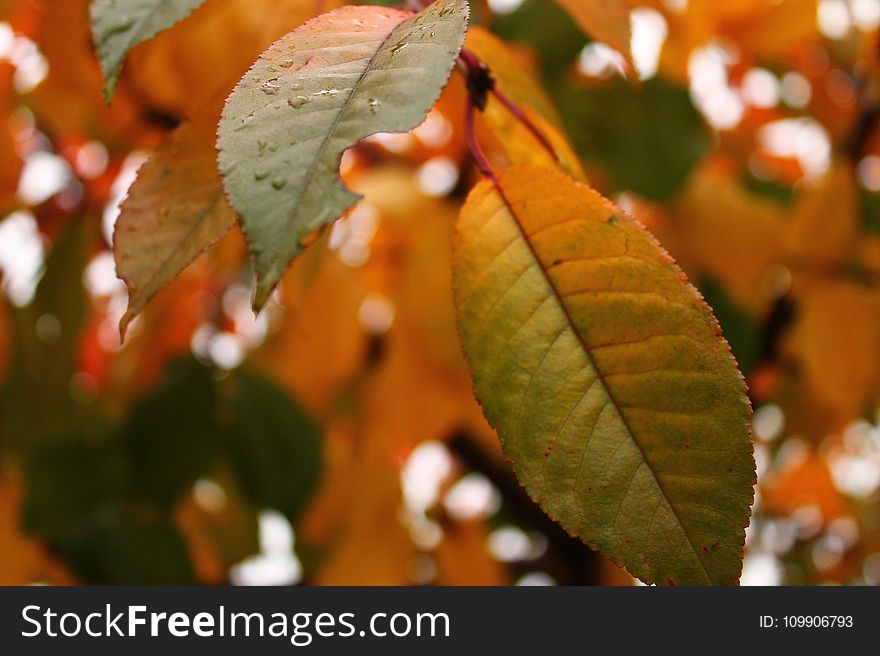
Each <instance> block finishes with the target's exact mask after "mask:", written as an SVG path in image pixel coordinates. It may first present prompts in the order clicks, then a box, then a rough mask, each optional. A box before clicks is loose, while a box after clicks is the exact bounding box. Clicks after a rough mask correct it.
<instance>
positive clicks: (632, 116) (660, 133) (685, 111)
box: [558, 78, 712, 201]
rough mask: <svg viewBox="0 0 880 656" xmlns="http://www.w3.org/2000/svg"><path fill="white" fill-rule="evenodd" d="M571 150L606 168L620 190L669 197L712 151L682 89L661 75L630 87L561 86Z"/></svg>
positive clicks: (617, 82) (618, 82) (561, 104)
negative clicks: (635, 86) (571, 142)
mask: <svg viewBox="0 0 880 656" xmlns="http://www.w3.org/2000/svg"><path fill="white" fill-rule="evenodd" d="M558 102H559V107H560V109H561V111H562V114H563V118H564V119H565V122H566V125H567V126H568V128H569V133H570V134H571V137H572V140H573V141H574V145H575V148H576V149H577V150H578V152H579V153H580V154H581V156H582V157H583V158H584V159H585V160H589V161H593V162H596V163H597V164H599V165H600V166H602V167H604V168H605V169H606V170H607V171H608V172H609V173H610V174H611V177H612V179H613V182H614V185H615V187H616V188H618V189H626V190H630V191H635V192H636V193H638V194H640V195H642V196H644V197H646V198H649V199H651V200H659V201H668V200H670V199H671V198H672V197H673V196H675V194H676V193H677V192H678V191H679V189H680V187H681V185H682V184H683V183H684V182H685V181H686V180H687V179H688V176H689V175H690V173H691V171H692V170H693V169H694V167H695V166H696V164H697V163H698V162H699V161H700V160H701V159H702V158H703V157H704V156H705V155H706V154H707V153H709V152H710V150H711V149H712V137H711V135H710V134H709V130H708V129H707V128H706V125H705V123H704V121H703V119H702V118H701V116H700V114H699V112H698V111H697V109H696V108H695V107H694V105H693V103H692V102H691V98H690V95H689V92H688V90H687V89H686V88H684V87H680V86H676V85H675V84H674V83H671V82H668V81H666V80H663V79H661V78H652V79H650V80H646V81H645V82H644V84H642V85H641V86H640V87H639V88H633V86H632V85H630V84H629V83H627V82H626V81H625V80H621V79H619V78H618V79H615V80H613V81H611V82H609V83H608V84H606V85H600V86H597V87H590V88H587V87H583V88H574V87H572V86H566V87H563V88H561V89H560V90H559V94H558Z"/></svg>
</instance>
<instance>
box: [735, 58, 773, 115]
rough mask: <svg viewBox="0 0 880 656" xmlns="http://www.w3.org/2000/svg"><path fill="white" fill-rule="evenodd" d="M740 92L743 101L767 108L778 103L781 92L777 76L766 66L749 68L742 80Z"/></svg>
mask: <svg viewBox="0 0 880 656" xmlns="http://www.w3.org/2000/svg"><path fill="white" fill-rule="evenodd" d="M742 93H743V98H745V101H746V102H747V103H749V104H750V105H752V106H753V107H760V108H762V109H768V108H770V107H775V106H776V105H778V104H779V98H780V94H781V93H782V89H781V84H780V82H779V78H777V77H776V76H775V75H774V74H773V73H772V72H770V71H768V70H767V69H766V68H753V69H751V70H749V71H748V72H747V73H746V74H745V75H744V76H743V81H742Z"/></svg>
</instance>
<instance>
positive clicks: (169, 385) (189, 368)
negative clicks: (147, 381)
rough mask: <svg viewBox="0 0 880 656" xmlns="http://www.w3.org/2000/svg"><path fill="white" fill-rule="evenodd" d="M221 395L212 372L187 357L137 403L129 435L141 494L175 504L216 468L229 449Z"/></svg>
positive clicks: (126, 432)
mask: <svg viewBox="0 0 880 656" xmlns="http://www.w3.org/2000/svg"><path fill="white" fill-rule="evenodd" d="M215 399H216V395H215V390H214V381H213V380H212V377H211V370H210V369H208V368H207V367H204V366H202V365H200V364H199V363H198V362H196V361H195V360H192V359H186V360H179V361H177V362H175V363H173V364H172V365H171V367H170V368H169V371H168V374H167V375H166V377H165V379H164V380H163V381H162V383H161V384H160V385H159V387H158V388H157V389H155V390H153V391H152V392H150V393H149V395H147V396H146V397H144V398H142V399H140V400H139V401H138V402H137V403H136V404H135V406H134V407H133V408H132V411H131V414H130V416H129V419H128V422H127V425H126V427H125V428H124V429H123V439H124V443H125V449H126V452H127V455H128V457H129V460H130V461H131V462H132V463H133V464H132V469H133V472H132V474H133V486H134V489H135V491H136V492H137V493H138V494H139V495H140V496H141V497H143V498H147V499H150V500H152V501H155V502H156V503H159V504H161V505H163V506H169V505H171V504H172V503H173V502H174V501H175V500H176V499H177V498H178V497H179V496H180V495H181V494H182V493H184V492H185V491H187V490H189V489H190V488H191V486H192V485H193V483H194V482H195V481H196V479H198V478H199V477H200V476H203V475H205V474H206V473H208V472H209V471H210V470H211V469H212V467H213V465H214V464H215V462H217V460H218V458H219V457H220V455H221V454H222V453H223V450H224V447H225V442H224V440H223V435H222V432H221V430H220V429H219V427H218V426H217V423H216V422H215V421H214V411H215Z"/></svg>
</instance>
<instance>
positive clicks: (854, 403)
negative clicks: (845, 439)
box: [797, 282, 880, 421]
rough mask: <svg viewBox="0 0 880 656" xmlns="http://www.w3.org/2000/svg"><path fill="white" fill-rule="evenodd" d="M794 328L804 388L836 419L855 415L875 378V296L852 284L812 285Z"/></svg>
mask: <svg viewBox="0 0 880 656" xmlns="http://www.w3.org/2000/svg"><path fill="white" fill-rule="evenodd" d="M797 331H798V332H797V336H798V338H799V350H800V353H801V357H802V361H803V372H804V377H805V378H806V381H807V384H808V385H809V387H810V388H811V389H812V391H813V392H814V393H815V394H816V396H817V397H818V398H819V399H820V400H821V401H822V402H824V404H825V405H827V406H829V407H830V408H831V409H833V410H835V411H836V413H838V416H839V420H840V421H846V420H849V419H853V418H855V417H858V416H859V415H860V414H861V413H862V412H863V411H865V410H866V409H867V404H868V401H869V399H870V398H871V395H872V392H873V390H874V388H875V386H876V383H877V381H878V375H877V373H878V365H880V296H878V294H877V293H876V292H874V291H873V290H871V289H868V288H866V287H863V286H861V285H858V284H856V283H848V282H843V283H833V284H826V285H824V286H821V287H818V288H816V287H814V288H813V289H812V290H811V291H810V293H809V294H806V295H805V296H804V298H803V299H802V303H801V311H800V314H799V320H798V328H797Z"/></svg>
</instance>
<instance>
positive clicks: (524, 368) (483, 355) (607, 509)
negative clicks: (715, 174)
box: [453, 167, 755, 584]
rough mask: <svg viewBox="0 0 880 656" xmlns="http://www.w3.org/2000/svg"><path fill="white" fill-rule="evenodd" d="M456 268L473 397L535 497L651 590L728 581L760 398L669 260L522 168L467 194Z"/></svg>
mask: <svg viewBox="0 0 880 656" xmlns="http://www.w3.org/2000/svg"><path fill="white" fill-rule="evenodd" d="M453 267H454V269H453V270H454V279H453V289H454V292H455V298H456V304H457V307H458V320H459V328H460V331H461V337H462V344H463V347H464V351H465V355H466V356H467V358H468V360H469V362H470V364H471V367H472V369H473V372H474V386H475V389H476V393H477V396H478V398H479V399H480V402H481V403H482V405H483V409H484V411H485V413H486V416H487V418H488V419H489V421H490V423H492V424H493V425H494V426H495V428H496V429H497V430H498V433H499V435H500V437H501V440H502V446H503V448H504V450H505V453H506V454H507V455H508V457H510V458H511V460H512V461H513V464H514V468H515V470H516V473H517V475H518V477H519V479H520V481H522V483H523V484H524V485H525V487H526V490H527V491H528V492H529V494H530V495H531V496H532V497H533V498H534V499H536V500H537V501H538V502H539V503H540V504H541V506H542V507H543V508H544V510H545V512H547V513H548V514H549V515H550V516H551V517H554V518H556V519H557V520H558V521H559V522H560V523H561V524H562V526H563V527H564V528H565V529H566V530H568V531H569V532H571V533H572V534H575V535H578V536H579V537H580V538H581V539H582V540H584V541H585V542H586V543H587V544H589V545H591V546H592V547H594V548H597V549H599V550H601V551H602V552H603V553H605V554H606V555H608V556H609V557H611V558H612V559H614V560H616V561H617V562H619V563H622V564H624V565H625V566H626V567H627V569H629V570H630V571H631V572H633V574H635V575H636V576H638V577H639V578H641V579H642V580H643V581H646V582H657V583H661V584H673V583H676V584H734V583H735V582H736V581H737V579H738V577H739V573H740V569H741V558H742V549H743V543H744V540H745V532H744V529H745V526H746V524H747V523H748V517H749V507H750V506H751V502H752V486H753V484H754V481H755V471H754V460H753V458H752V453H751V452H752V446H751V440H750V435H749V417H750V407H749V401H748V398H747V397H746V394H745V384H744V382H743V380H742V376H741V375H740V373H739V371H738V370H737V368H736V363H735V362H734V360H733V357H732V355H731V354H730V350H729V349H728V347H727V344H726V343H725V342H724V340H723V339H721V338H720V329H719V327H718V324H717V322H716V321H715V319H714V317H713V316H712V313H711V310H710V309H709V308H708V306H706V304H705V303H704V302H703V301H702V299H701V297H700V296H699V294H698V293H697V292H696V290H694V288H693V287H691V286H690V285H689V284H688V283H687V281H686V279H685V277H684V274H683V273H682V272H681V270H680V269H679V268H678V267H677V266H676V265H675V264H674V263H673V262H672V260H671V258H670V257H669V256H668V255H667V254H666V252H665V251H663V249H662V248H661V247H660V246H659V245H658V244H657V242H656V241H655V240H654V239H653V238H652V237H651V236H650V235H649V234H648V233H647V231H645V229H644V228H642V227H641V226H640V225H639V224H638V223H637V222H635V221H634V220H633V219H631V218H629V217H628V216H626V215H624V214H623V213H622V212H621V211H620V210H619V209H618V208H616V207H615V206H614V205H612V204H611V203H610V202H609V201H607V200H605V199H604V198H602V197H601V196H599V195H598V194H597V193H596V192H594V191H593V190H591V189H590V188H589V187H587V186H586V185H582V184H579V183H576V182H574V181H572V180H570V179H568V178H565V177H564V176H562V175H561V174H559V173H556V172H553V171H550V170H549V169H537V168H532V167H515V168H511V169H508V170H506V171H505V172H503V173H502V174H501V175H500V176H499V178H498V182H497V186H496V185H495V184H493V183H491V182H483V183H481V184H479V185H478V186H477V187H476V189H475V190H474V191H473V192H472V194H471V196H470V198H469V199H468V202H467V203H466V205H465V207H464V209H463V210H462V214H461V216H460V218H459V222H458V226H457V234H456V240H455V250H454V255H453Z"/></svg>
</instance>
